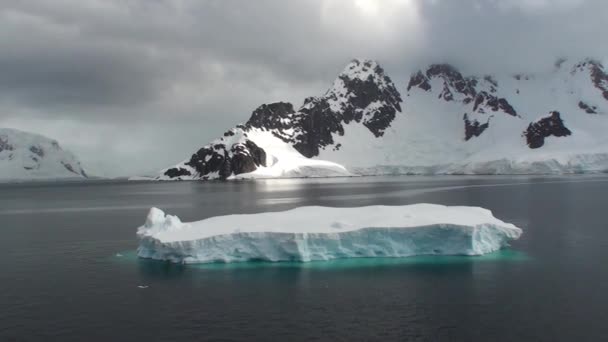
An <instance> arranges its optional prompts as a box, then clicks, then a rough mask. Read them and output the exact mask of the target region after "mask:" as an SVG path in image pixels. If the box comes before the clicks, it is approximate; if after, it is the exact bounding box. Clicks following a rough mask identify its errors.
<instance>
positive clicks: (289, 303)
mask: <svg viewBox="0 0 608 342" xmlns="http://www.w3.org/2000/svg"><path fill="white" fill-rule="evenodd" d="M418 202H429V203H439V204H447V205H474V206H483V207H486V208H488V209H491V210H492V211H493V212H494V215H495V216H496V217H498V218H500V219H502V220H504V221H507V222H512V223H514V224H516V225H518V226H519V227H521V228H523V229H524V235H523V236H522V238H521V239H520V240H519V241H516V242H515V243H513V244H512V248H510V249H508V250H504V251H501V252H498V253H495V254H492V255H489V256H484V257H417V258H405V259H359V260H341V261H340V260H338V261H331V262H325V263H324V262H315V263H307V264H300V263H278V264H271V263H245V264H230V265H222V264H215V265H198V266H197V265H188V266H179V265H172V264H167V263H163V262H155V261H149V260H139V259H137V258H136V257H135V255H134V252H135V249H136V248H137V240H136V238H135V231H136V228H137V227H138V226H140V225H141V224H142V223H143V222H144V220H145V216H146V214H147V211H148V209H149V208H150V207H151V206H157V207H159V208H162V209H164V210H165V211H167V212H168V213H172V214H176V215H178V216H180V218H181V219H182V220H183V221H192V220H200V219H203V218H206V217H210V216H215V215H223V214H233V213H254V212H262V211H278V210H286V209H290V208H294V207H297V206H303V205H326V206H338V207H352V206H363V205H372V204H385V205H401V204H408V203H418ZM606 216H608V177H607V176H569V177H390V178H389V177H387V178H383V177H372V178H346V179H324V180H271V181H258V182H249V181H247V182H228V183H219V182H218V183H215V182H210V183H196V182H173V183H149V182H109V181H103V182H102V181H100V182H90V183H36V184H4V185H0V253H1V254H0V341H136V340H140V341H207V340H209V341H326V340H329V341H359V340H363V341H377V340H381V341H580V342H582V341H607V340H608V266H607V263H608V221H607V219H606ZM311 219H314V218H311ZM139 286H144V287H145V286H147V288H140V287H139Z"/></svg>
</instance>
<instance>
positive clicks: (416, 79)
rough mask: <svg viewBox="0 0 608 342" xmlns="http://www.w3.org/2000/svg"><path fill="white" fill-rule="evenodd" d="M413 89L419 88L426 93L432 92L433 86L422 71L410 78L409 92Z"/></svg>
mask: <svg viewBox="0 0 608 342" xmlns="http://www.w3.org/2000/svg"><path fill="white" fill-rule="evenodd" d="M413 87H418V88H420V89H422V90H424V91H429V90H431V84H430V83H429V79H428V78H427V77H426V76H424V74H423V73H422V71H418V72H417V73H416V74H414V75H413V76H412V77H411V78H410V82H409V83H408V85H407V91H410V90H411V89H412V88H413Z"/></svg>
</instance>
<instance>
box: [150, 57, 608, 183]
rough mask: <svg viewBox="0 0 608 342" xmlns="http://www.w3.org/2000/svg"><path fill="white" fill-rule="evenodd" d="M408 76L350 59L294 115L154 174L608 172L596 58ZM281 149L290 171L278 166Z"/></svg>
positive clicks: (256, 124) (235, 132)
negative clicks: (521, 70) (548, 69)
mask: <svg viewBox="0 0 608 342" xmlns="http://www.w3.org/2000/svg"><path fill="white" fill-rule="evenodd" d="M400 80H401V79H400ZM405 81H406V82H403V83H402V84H403V86H404V88H405V92H403V94H405V96H402V92H399V90H398V89H399V86H398V84H399V83H400V82H399V81H398V82H397V83H393V80H392V79H391V78H390V77H389V76H388V75H387V74H386V73H385V71H384V69H383V68H382V67H381V66H380V65H379V64H378V63H377V62H375V61H372V60H361V59H355V60H352V61H351V62H350V63H349V64H347V66H346V67H345V68H344V70H343V71H342V72H341V73H340V74H338V76H337V77H336V79H335V80H334V82H333V83H332V86H331V87H330V88H329V89H328V90H327V91H326V92H325V93H324V94H323V95H321V96H317V97H308V98H306V99H305V100H304V103H303V105H302V106H301V107H300V108H298V109H297V110H296V109H295V107H294V106H293V105H292V104H291V103H287V102H275V103H269V104H263V105H261V106H259V107H258V108H256V109H255V110H254V111H253V112H252V114H251V116H250V117H249V119H248V120H247V121H246V122H245V124H243V125H237V126H236V127H235V128H234V129H232V130H230V131H228V132H226V133H225V134H224V136H223V137H222V138H220V139H218V140H216V141H214V142H213V143H211V144H209V145H206V146H204V147H203V148H201V149H200V150H199V151H197V153H195V154H194V155H193V156H192V157H191V158H190V159H189V160H187V161H185V162H183V163H180V164H178V165H177V166H175V167H172V168H168V169H165V170H163V171H162V172H161V176H159V177H158V179H228V178H243V177H247V178H249V177H251V178H257V177H266V176H274V177H292V176H318V175H320V174H321V175H327V174H328V173H327V172H326V171H327V169H326V168H329V170H331V171H330V172H329V174H330V175H351V174H353V173H354V174H383V173H384V172H383V171H382V170H386V171H387V173H422V174H427V173H428V174H435V173H503V172H507V173H561V172H595V171H603V170H606V169H608V163H606V160H608V141H606V139H602V138H601V136H602V134H601V132H604V131H605V129H608V118H606V116H605V114H607V113H608V74H607V73H606V70H605V69H604V66H603V65H602V63H600V62H599V61H598V60H596V59H591V58H587V59H584V60H582V61H579V62H571V61H567V60H560V61H559V63H556V64H555V70H554V71H553V72H552V73H548V74H536V75H535V74H515V75H498V74H497V75H481V76H480V75H464V74H462V73H461V72H460V71H459V70H458V69H457V68H456V67H454V66H452V65H449V64H431V65H430V66H428V67H427V68H423V69H421V70H418V71H415V72H414V73H412V74H411V76H410V77H409V79H405ZM234 136H237V137H238V139H236V140H235V138H233V137H234ZM210 147H211V148H210ZM215 147H218V148H217V149H216V148H215ZM275 149H278V150H280V151H279V152H276V153H275V152H273V150H275ZM539 151H543V153H541V152H539ZM287 152H288V158H287V159H290V160H292V158H293V160H294V162H295V163H296V164H294V165H290V166H286V165H283V164H285V163H283V164H282V168H281V169H280V170H279V169H278V168H277V167H276V165H277V163H278V162H279V161H280V160H281V158H279V157H278V156H279V155H281V156H283V157H285V155H284V154H282V153H287ZM581 156H583V157H581ZM505 161H508V162H507V164H508V165H507V164H505ZM297 163H304V164H306V167H304V164H297ZM212 164H213V165H215V166H213V167H211V166H212ZM193 165H194V166H193ZM197 165H198V166H197ZM531 165H532V166H531ZM270 169H272V172H268V171H269V170H270ZM219 170H224V171H223V172H220V171H219ZM323 170H325V171H323Z"/></svg>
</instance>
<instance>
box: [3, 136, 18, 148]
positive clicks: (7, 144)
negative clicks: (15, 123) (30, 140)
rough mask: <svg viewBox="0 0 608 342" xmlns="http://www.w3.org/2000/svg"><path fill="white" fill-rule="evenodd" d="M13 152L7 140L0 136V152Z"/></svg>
mask: <svg viewBox="0 0 608 342" xmlns="http://www.w3.org/2000/svg"><path fill="white" fill-rule="evenodd" d="M13 150H15V147H14V146H13V145H11V144H10V143H9V142H8V138H7V137H6V136H4V137H1V136H0V152H2V151H13Z"/></svg>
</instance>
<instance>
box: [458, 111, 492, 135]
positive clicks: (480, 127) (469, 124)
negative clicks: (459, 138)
mask: <svg viewBox="0 0 608 342" xmlns="http://www.w3.org/2000/svg"><path fill="white" fill-rule="evenodd" d="M462 119H463V120H464V140H465V141H469V140H470V139H471V138H473V137H478V136H480V135H481V133H483V131H485V130H486V129H487V128H488V127H489V126H490V121H489V120H488V122H486V123H484V124H481V123H479V121H477V120H470V119H469V116H468V115H467V114H466V113H465V114H464V117H463V118H462Z"/></svg>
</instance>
